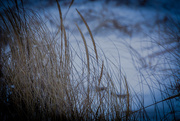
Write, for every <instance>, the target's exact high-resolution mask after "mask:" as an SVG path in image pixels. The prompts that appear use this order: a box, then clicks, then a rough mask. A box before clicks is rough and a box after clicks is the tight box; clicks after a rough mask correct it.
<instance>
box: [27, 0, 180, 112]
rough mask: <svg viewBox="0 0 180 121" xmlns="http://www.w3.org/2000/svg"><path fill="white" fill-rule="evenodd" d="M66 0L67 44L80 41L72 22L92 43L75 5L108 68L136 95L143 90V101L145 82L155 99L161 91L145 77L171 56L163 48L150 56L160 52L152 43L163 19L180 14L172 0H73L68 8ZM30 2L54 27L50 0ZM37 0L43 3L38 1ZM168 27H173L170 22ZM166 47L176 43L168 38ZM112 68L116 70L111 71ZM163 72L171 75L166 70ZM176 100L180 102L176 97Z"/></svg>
mask: <svg viewBox="0 0 180 121" xmlns="http://www.w3.org/2000/svg"><path fill="white" fill-rule="evenodd" d="M70 2H71V1H60V5H61V10H62V14H63V17H64V25H65V29H66V32H67V35H68V36H67V37H68V40H69V42H70V46H71V47H72V48H73V49H74V50H75V51H76V52H78V49H79V45H83V41H82V37H81V35H80V33H79V31H78V29H77V27H76V25H75V24H78V25H79V27H80V28H81V30H82V32H83V34H84V35H85V38H86V41H87V44H88V46H89V47H90V48H93V45H92V42H91V40H90V36H89V33H88V30H87V29H86V26H85V25H84V23H83V21H82V19H81V18H80V16H79V14H78V13H77V11H76V9H77V10H78V11H79V12H80V13H81V14H82V15H83V17H84V18H85V20H86V22H87V23H88V25H89V27H90V29H91V31H92V33H93V36H94V39H95V42H96V44H97V49H98V51H99V52H102V51H103V52H104V54H105V55H106V58H107V59H109V61H111V62H112V63H111V64H112V65H111V64H109V68H115V66H117V67H120V68H121V69H122V70H121V71H122V73H123V74H124V75H125V76H126V78H127V81H128V84H129V85H130V88H132V89H131V91H132V90H133V91H134V92H136V94H137V95H138V94H139V96H140V95H141V94H142V92H141V91H142V90H143V93H144V105H145V106H148V105H150V104H152V103H153V102H154V100H153V99H154V98H152V94H151V92H150V90H149V87H148V86H149V85H150V86H151V87H154V90H153V92H154V94H155V95H154V96H155V97H156V101H157V102H158V101H160V100H161V99H162V97H160V96H159V95H160V92H159V91H158V90H156V86H157V85H156V84H157V83H153V81H152V79H154V77H152V78H151V76H152V75H153V74H157V73H159V74H161V73H165V72H163V71H162V72H161V70H163V69H164V70H165V69H166V67H167V66H168V64H169V63H168V62H167V63H165V61H164V59H165V58H163V57H165V56H167V57H168V58H171V59H172V60H173V57H171V55H169V54H164V55H163V57H161V56H154V54H158V53H160V52H163V47H162V48H161V47H160V46H157V43H156V42H161V41H163V39H164V38H163V37H164V36H165V35H166V32H165V28H167V26H165V25H169V23H171V21H170V19H169V18H173V19H177V20H178V19H180V10H179V11H178V10H177V9H176V8H177V6H175V7H174V6H172V7H169V6H168V7H167V6H166V7H164V6H163V5H161V2H159V3H157V4H153V3H151V2H149V3H148V5H145V6H140V5H138V4H137V3H132V4H129V5H125V4H121V3H120V2H117V1H109V2H105V1H103V0H97V1H93V2H92V1H91V2H90V1H85V0H79V1H78V0H75V2H74V3H73V5H72V6H71V8H70V9H68V7H69V4H70ZM31 4H32V5H31V6H30V8H31V7H32V6H33V7H34V10H37V11H40V15H41V14H42V17H43V19H44V20H45V22H46V24H47V25H48V28H49V29H50V31H51V32H52V33H53V32H55V30H56V29H58V28H59V27H60V20H59V11H58V8H57V5H56V3H55V2H42V1H41V2H39V3H37V4H34V3H31ZM42 4H43V5H44V6H45V7H42ZM177 4H179V2H177ZM165 5H167V4H165ZM172 5H174V4H172ZM41 7H42V8H41ZM173 7H174V8H173ZM178 17H179V18H178ZM170 27H172V29H174V28H173V26H170ZM161 35H163V36H161ZM177 45H178V46H177ZM168 47H169V48H170V49H171V48H176V49H177V48H178V47H179V43H177V42H172V43H170V44H168ZM82 49H84V48H82ZM82 49H81V50H82ZM172 52H173V51H172ZM84 53H85V52H84ZM77 63H78V62H77ZM114 65H115V66H114ZM171 67H172V68H175V69H176V68H179V67H178V65H177V66H175V65H171ZM113 73H114V75H116V72H113ZM118 73H119V72H117V74H118ZM142 74H143V77H142ZM148 74H150V75H148ZM169 78H171V77H170V76H169ZM162 79H163V77H162ZM143 80H146V81H143ZM151 81H152V82H151ZM147 83H148V84H149V85H148V84H147ZM167 83H169V82H167ZM142 84H143V89H142V87H141V86H142ZM117 85H118V84H117ZM157 88H158V86H157ZM133 91H132V97H133V94H134V92H133ZM156 91H157V92H156ZM177 106H180V105H179V103H178V102H177ZM165 107H166V106H165ZM160 108H161V107H160ZM177 108H178V107H177ZM179 108H180V107H179ZM150 112H151V111H150Z"/></svg>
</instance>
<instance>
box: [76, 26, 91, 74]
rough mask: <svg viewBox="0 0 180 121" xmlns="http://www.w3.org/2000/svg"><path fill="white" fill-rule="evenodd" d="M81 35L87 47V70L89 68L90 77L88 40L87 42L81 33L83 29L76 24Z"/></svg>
mask: <svg viewBox="0 0 180 121" xmlns="http://www.w3.org/2000/svg"><path fill="white" fill-rule="evenodd" d="M76 26H77V28H78V30H79V32H80V34H81V37H82V39H83V42H84V46H85V49H86V57H87V68H88V75H89V74H90V64H89V51H88V47H87V43H86V40H85V37H84V35H83V33H82V31H81V29H80V28H79V26H78V25H77V24H76Z"/></svg>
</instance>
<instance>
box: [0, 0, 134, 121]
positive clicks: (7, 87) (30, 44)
mask: <svg viewBox="0 0 180 121" xmlns="http://www.w3.org/2000/svg"><path fill="white" fill-rule="evenodd" d="M12 2H13V1H12ZM56 2H57V6H58V10H59V15H60V28H59V30H57V34H56V35H53V34H51V32H50V31H49V30H48V27H47V26H46V24H45V23H43V20H42V19H41V18H40V16H39V15H38V14H35V13H34V12H33V11H26V9H25V8H24V6H23V1H21V4H18V2H17V0H15V3H14V4H15V7H14V8H13V9H12V8H10V7H6V9H4V10H3V12H2V13H1V14H0V18H1V20H0V22H1V23H0V24H1V38H2V39H3V40H4V41H7V43H8V44H7V45H4V44H2V46H1V71H2V72H1V74H2V75H3V76H1V78H2V79H4V81H3V82H2V83H3V84H1V85H0V86H1V88H2V89H1V90H3V91H4V92H2V91H1V93H3V94H4V95H5V96H4V97H3V98H1V105H6V104H7V106H6V107H8V109H7V111H8V112H9V113H3V111H1V116H2V118H3V120H6V119H7V120H11V118H13V119H16V118H18V119H19V120H74V119H75V120H87V119H90V120H91V119H95V120H114V119H120V120H121V119H126V120H130V119H131V115H130V113H129V112H130V110H131V105H130V103H131V101H130V90H129V87H128V84H127V80H126V78H125V77H124V76H123V74H122V73H120V75H122V76H120V78H113V77H112V76H111V75H110V73H109V71H110V70H109V69H107V68H106V65H105V64H104V61H103V60H102V59H100V58H99V56H98V52H97V49H96V43H95V41H94V39H93V35H92V33H91V30H90V28H89V27H88V24H87V23H86V21H85V19H84V18H83V16H82V15H81V14H80V12H79V11H78V10H77V12H78V14H79V15H80V17H81V18H82V20H83V22H84V24H85V26H86V27H87V29H88V31H89V34H90V37H91V40H92V43H93V46H94V51H93V53H95V57H94V56H93V54H92V53H91V52H90V51H89V48H88V46H87V43H86V39H85V37H84V35H83V32H82V31H81V29H80V28H79V26H78V25H77V28H78V30H79V32H80V34H81V36H82V39H83V42H84V47H85V50H86V53H85V56H86V59H84V58H83V55H78V56H77V57H78V58H79V60H81V64H82V65H78V64H76V63H75V62H74V60H73V57H74V55H73V52H72V51H73V49H72V48H71V47H70V45H69V41H68V39H67V34H66V30H65V28H64V25H63V17H62V12H61V8H60V5H59V3H58V1H56ZM72 3H73V1H72ZM70 6H71V5H70ZM4 7H5V6H4ZM58 41H60V42H58ZM7 47H9V48H8V52H7ZM114 79H117V80H114ZM117 83H119V84H120V85H121V87H122V88H121V87H118V86H116V85H117ZM119 88H120V89H119ZM117 92H120V93H119V95H117V94H116V93H117ZM6 107H5V108H6ZM5 108H4V109H5ZM10 108H11V109H12V110H10ZM124 112H125V113H124ZM10 113H11V114H12V115H10Z"/></svg>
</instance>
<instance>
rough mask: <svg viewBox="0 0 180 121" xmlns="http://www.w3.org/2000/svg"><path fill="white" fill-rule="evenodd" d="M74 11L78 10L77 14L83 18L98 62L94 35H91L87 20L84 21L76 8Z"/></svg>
mask: <svg viewBox="0 0 180 121" xmlns="http://www.w3.org/2000/svg"><path fill="white" fill-rule="evenodd" d="M76 11H77V12H78V14H79V15H80V17H81V19H82V20H83V22H84V24H85V25H86V28H87V29H88V32H89V34H90V37H91V40H92V42H93V46H94V52H95V54H96V60H97V62H98V54H97V49H96V43H95V41H94V37H93V35H92V32H91V30H90V28H89V26H88V24H87V22H86V21H85V19H84V17H83V16H82V15H81V13H80V12H79V11H78V10H77V9H76Z"/></svg>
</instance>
